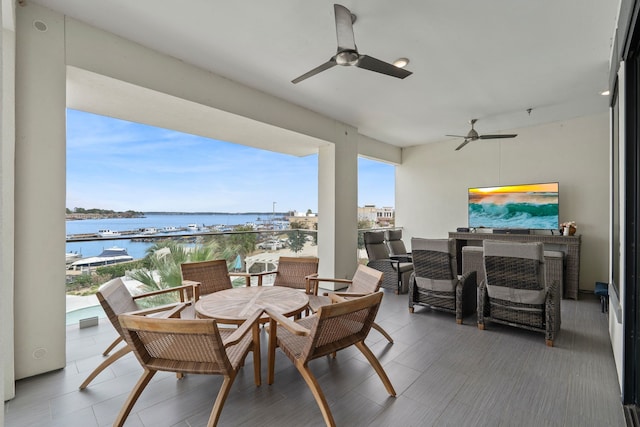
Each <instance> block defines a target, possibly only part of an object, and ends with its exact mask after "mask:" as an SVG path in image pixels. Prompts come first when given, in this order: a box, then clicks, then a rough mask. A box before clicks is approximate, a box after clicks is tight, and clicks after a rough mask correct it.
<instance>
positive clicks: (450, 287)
mask: <svg viewBox="0 0 640 427" xmlns="http://www.w3.org/2000/svg"><path fill="white" fill-rule="evenodd" d="M457 284H458V280H457V279H455V280H434V279H428V278H426V277H418V276H416V285H417V286H418V288H422V289H428V290H430V291H439V292H454V291H455V289H456V285H457Z"/></svg>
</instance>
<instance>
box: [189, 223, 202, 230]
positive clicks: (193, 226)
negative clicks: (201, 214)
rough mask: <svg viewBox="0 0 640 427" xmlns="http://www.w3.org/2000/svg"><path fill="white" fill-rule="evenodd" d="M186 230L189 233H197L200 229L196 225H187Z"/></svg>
mask: <svg viewBox="0 0 640 427" xmlns="http://www.w3.org/2000/svg"><path fill="white" fill-rule="evenodd" d="M187 228H188V229H189V230H191V231H198V230H199V229H200V227H198V224H189V225H187Z"/></svg>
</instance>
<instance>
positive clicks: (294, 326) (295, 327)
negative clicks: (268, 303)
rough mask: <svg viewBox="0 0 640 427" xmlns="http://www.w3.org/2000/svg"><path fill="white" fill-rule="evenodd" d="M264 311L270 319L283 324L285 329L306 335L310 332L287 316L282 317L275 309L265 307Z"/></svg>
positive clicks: (295, 333)
mask: <svg viewBox="0 0 640 427" xmlns="http://www.w3.org/2000/svg"><path fill="white" fill-rule="evenodd" d="M265 312H266V313H267V314H268V315H269V317H270V318H271V320H272V321H274V322H277V323H278V324H280V325H282V326H284V327H285V329H287V330H288V331H289V332H291V333H292V334H294V335H300V336H308V335H309V334H311V331H310V330H309V329H307V328H305V327H304V326H301V325H299V324H298V323H296V322H294V321H293V320H291V319H289V318H288V317H284V316H283V315H282V314H281V313H279V312H277V311H275V310H272V309H271V308H269V307H267V308H266V309H265ZM270 332H271V331H270Z"/></svg>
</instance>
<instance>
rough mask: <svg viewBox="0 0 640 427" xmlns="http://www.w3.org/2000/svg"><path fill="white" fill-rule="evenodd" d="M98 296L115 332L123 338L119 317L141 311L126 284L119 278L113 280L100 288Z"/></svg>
mask: <svg viewBox="0 0 640 427" xmlns="http://www.w3.org/2000/svg"><path fill="white" fill-rule="evenodd" d="M96 296H97V297H98V301H99V302H100V305H101V306H102V309H103V310H104V312H105V314H106V315H107V318H108V319H109V321H110V322H111V324H112V325H113V327H114V328H115V330H116V331H118V334H119V335H120V336H122V327H121V326H120V322H119V321H118V315H119V314H122V313H127V312H131V311H136V310H140V307H139V306H138V304H137V303H136V302H135V300H134V299H133V297H132V296H131V293H130V292H129V290H128V289H127V287H126V286H125V284H124V282H123V281H122V279H121V278H119V277H118V278H115V279H112V280H110V281H108V282H107V283H105V284H104V285H102V286H101V287H100V289H99V290H98V292H96Z"/></svg>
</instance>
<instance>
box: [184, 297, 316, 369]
mask: <svg viewBox="0 0 640 427" xmlns="http://www.w3.org/2000/svg"><path fill="white" fill-rule="evenodd" d="M308 304H309V298H308V297H307V295H306V294H305V293H304V292H302V291H300V290H298V289H291V288H286V287H283V286H250V287H240V288H232V289H225V290H224V291H218V292H214V293H212V294H208V295H204V296H202V297H200V299H199V300H198V301H197V302H196V306H195V309H196V314H197V316H198V317H200V318H205V319H215V320H216V321H217V322H218V323H224V324H235V325H240V324H242V323H243V322H244V321H245V320H247V318H248V317H249V316H251V314H253V313H254V312H255V311H256V310H258V309H260V308H264V307H267V306H268V307H269V308H270V309H271V310H275V311H277V312H279V313H281V314H282V315H284V316H286V317H291V316H297V315H299V314H300V313H302V312H303V311H304V310H305V309H306V308H307V306H308ZM268 321H269V316H267V314H263V316H262V317H261V318H260V323H266V322H268ZM253 345H254V351H253V366H254V369H255V370H256V372H258V373H259V372H260V326H259V325H258V324H256V325H255V327H254V328H253ZM258 378H260V376H258Z"/></svg>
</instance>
